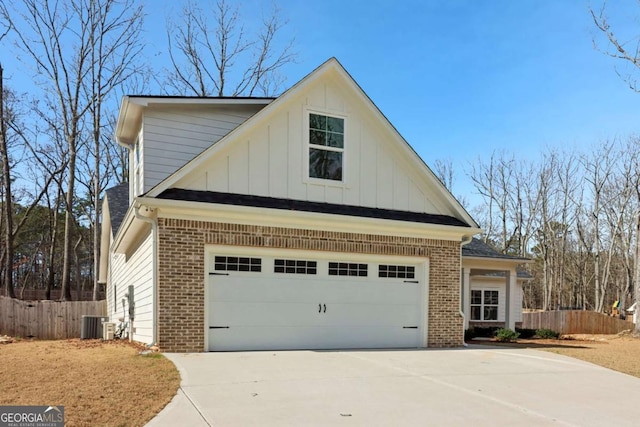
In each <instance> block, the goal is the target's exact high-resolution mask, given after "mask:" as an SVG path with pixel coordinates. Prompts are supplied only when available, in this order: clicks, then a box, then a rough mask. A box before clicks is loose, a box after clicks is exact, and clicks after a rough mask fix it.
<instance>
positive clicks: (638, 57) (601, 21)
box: [589, 2, 640, 92]
mask: <svg viewBox="0 0 640 427" xmlns="http://www.w3.org/2000/svg"><path fill="white" fill-rule="evenodd" d="M606 10H607V7H606V2H603V3H602V6H601V7H600V10H598V11H595V10H593V9H592V8H591V7H590V8H589V13H590V14H591V18H592V19H593V22H594V24H595V26H596V28H597V29H598V30H599V31H600V33H601V35H602V36H604V38H605V42H604V43H602V42H600V43H599V42H598V40H597V39H596V38H595V37H594V39H593V44H594V47H595V48H596V49H598V50H599V51H601V52H603V53H604V54H606V55H608V56H611V57H612V58H615V59H618V60H621V61H622V63H626V64H627V65H630V66H631V67H632V69H635V72H628V71H621V70H620V69H619V68H618V67H616V73H617V74H618V75H619V76H620V77H621V78H623V79H624V81H626V82H627V84H628V85H629V87H630V88H631V89H633V90H634V91H636V92H638V91H639V90H640V88H638V83H637V77H635V76H636V75H637V71H638V70H637V69H640V38H638V36H637V34H636V35H633V37H630V36H622V37H623V38H621V36H620V35H619V34H618V33H616V31H615V30H614V29H613V28H612V26H611V22H610V17H609V16H608V15H607V13H606ZM603 44H604V47H602V45H603Z"/></svg>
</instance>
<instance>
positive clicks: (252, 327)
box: [207, 253, 425, 351]
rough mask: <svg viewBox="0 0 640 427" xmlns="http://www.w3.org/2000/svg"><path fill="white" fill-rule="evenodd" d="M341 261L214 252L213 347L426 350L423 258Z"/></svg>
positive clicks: (210, 326)
mask: <svg viewBox="0 0 640 427" xmlns="http://www.w3.org/2000/svg"><path fill="white" fill-rule="evenodd" d="M334 257H335V255H334ZM336 258H337V259H332V258H327V259H322V258H319V257H318V256H317V254H316V257H299V256H297V257H291V256H277V255H276V256H238V255H231V256H230V255H226V254H224V253H222V254H221V253H214V254H211V256H210V262H209V263H208V264H209V283H208V286H209V288H208V290H207V294H208V305H209V306H208V333H209V336H208V346H209V350H214V351H224V350H276V349H282V350H284V349H337V348H400V347H419V346H421V345H422V338H421V337H422V336H423V335H424V330H423V325H422V322H421V319H422V318H423V316H422V309H423V304H422V301H423V300H424V294H423V282H424V277H425V273H424V270H425V268H424V264H423V263H424V261H423V262H422V263H414V264H411V263H406V262H405V263H400V262H397V261H393V258H390V259H384V260H383V261H382V262H371V261H369V262H367V261H366V260H355V261H353V260H349V261H341V260H340V257H339V256H337V257H336Z"/></svg>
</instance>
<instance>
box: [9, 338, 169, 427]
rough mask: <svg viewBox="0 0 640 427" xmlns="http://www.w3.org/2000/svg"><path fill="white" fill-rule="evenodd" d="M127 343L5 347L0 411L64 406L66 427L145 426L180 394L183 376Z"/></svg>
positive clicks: (161, 359)
mask: <svg viewBox="0 0 640 427" xmlns="http://www.w3.org/2000/svg"><path fill="white" fill-rule="evenodd" d="M140 350H141V349H140V348H138V347H136V346H133V345H130V344H129V343H128V342H122V341H102V340H79V339H75V340H65V341H16V342H14V343H11V344H2V345H0V361H2V362H1V363H0V378H1V379H2V386H1V387H0V405H64V410H65V418H66V423H65V425H66V426H142V425H144V424H146V423H147V422H148V421H149V420H150V419H151V418H153V416H155V415H156V414H157V413H158V412H159V411H160V410H161V409H162V408H163V407H164V406H165V405H166V404H167V403H169V401H170V400H171V399H172V398H173V396H174V395H175V394H176V391H177V389H178V387H179V385H180V375H179V374H178V371H177V370H176V368H175V366H174V365H173V364H172V363H171V362H170V361H169V360H168V359H166V358H165V357H164V356H162V355H161V354H158V353H152V354H150V355H140V354H139V351H140Z"/></svg>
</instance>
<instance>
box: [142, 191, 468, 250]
mask: <svg viewBox="0 0 640 427" xmlns="http://www.w3.org/2000/svg"><path fill="white" fill-rule="evenodd" d="M137 200H138V202H139V203H140V204H142V205H146V206H149V207H152V208H157V209H158V216H159V217H163V218H174V219H193V220H202V221H218V222H225V223H230V224H251V225H261V226H272V227H285V228H303V229H308V230H330V231H337V232H349V233H363V234H376V235H393V236H404V237H422V238H427V239H436V240H451V241H461V239H462V238H463V236H468V235H469V234H477V233H479V232H480V231H481V230H480V229H474V228H469V227H457V226H449V225H439V224H424V223H416V222H407V221H397V220H389V219H379V218H364V217H356V216H348V215H335V214H325V213H317V212H301V211H288V210H281V209H268V208H256V207H250V206H235V205H224V204H215V203H201V202H185V201H181V200H167V199H156V198H139V199H137Z"/></svg>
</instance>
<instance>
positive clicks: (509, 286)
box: [504, 270, 518, 331]
mask: <svg viewBox="0 0 640 427" xmlns="http://www.w3.org/2000/svg"><path fill="white" fill-rule="evenodd" d="M506 276H507V282H506V286H505V288H506V291H507V294H506V296H505V302H506V307H505V310H504V313H505V319H504V324H505V327H506V328H509V329H511V330H512V331H515V329H516V316H515V314H514V313H513V310H514V309H517V304H514V303H513V296H514V294H515V293H516V283H517V279H518V276H517V273H516V271H515V270H510V271H507V272H506Z"/></svg>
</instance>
